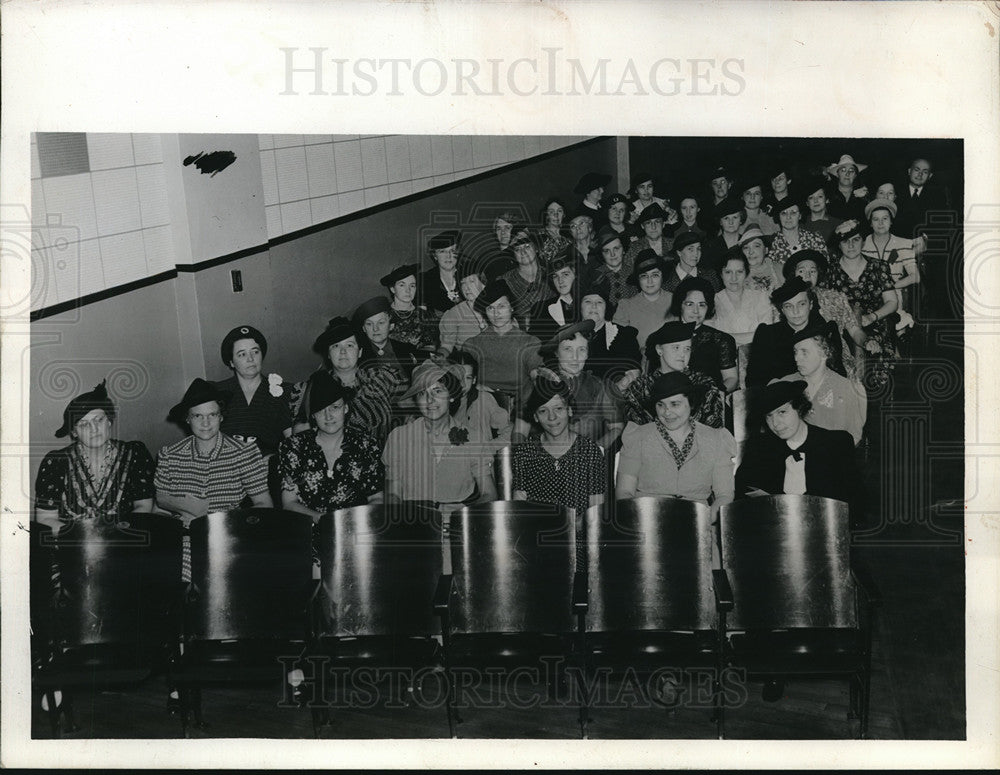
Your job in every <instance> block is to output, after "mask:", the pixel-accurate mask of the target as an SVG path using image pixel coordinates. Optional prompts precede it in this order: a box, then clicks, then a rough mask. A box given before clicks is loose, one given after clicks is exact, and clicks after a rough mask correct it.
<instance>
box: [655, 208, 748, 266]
mask: <svg viewBox="0 0 1000 775" xmlns="http://www.w3.org/2000/svg"><path fill="white" fill-rule="evenodd" d="M745 217H746V211H745V210H744V209H743V204H742V202H738V201H737V200H735V199H726V200H724V201H723V202H722V203H721V204H720V205H719V206H718V207H716V209H715V223H716V225H717V226H718V228H719V232H718V236H716V237H713V238H712V239H710V240H708V241H707V242H706V243H705V246H704V253H705V257H704V262H703V265H704V267H705V268H706V269H715V270H716V271H718V270H719V269H721V268H722V262H723V260H724V259H725V256H726V254H727V253H728V252H729V251H730V250H731V249H732V248H733V247H734V246H735V245H737V244H739V243H740V234H741V232H742V231H743V219H744V218H745ZM746 231H747V232H748V233H750V232H753V233H756V234H760V235H761V239H763V236H764V235H763V232H761V231H760V229H758V228H756V227H750V228H748V229H747V230H746ZM678 239H680V237H678ZM689 244H690V243H689ZM675 248H676V245H675Z"/></svg>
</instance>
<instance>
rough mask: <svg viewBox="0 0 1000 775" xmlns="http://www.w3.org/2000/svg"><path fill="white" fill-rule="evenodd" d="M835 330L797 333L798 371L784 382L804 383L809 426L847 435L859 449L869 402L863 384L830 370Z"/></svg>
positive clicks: (814, 327)
mask: <svg viewBox="0 0 1000 775" xmlns="http://www.w3.org/2000/svg"><path fill="white" fill-rule="evenodd" d="M836 328H837V324H836V323H833V322H827V323H824V324H823V325H811V326H807V327H806V328H804V329H803V330H802V331H798V332H796V333H795V335H794V336H793V337H792V351H793V353H794V356H795V369H796V371H795V373H794V374H788V375H786V376H785V377H783V378H782V379H784V380H785V381H793V382H794V381H797V380H805V383H806V388H805V393H806V398H808V399H809V401H810V402H811V403H812V411H810V412H809V413H808V414H807V415H805V417H806V419H808V420H809V422H810V424H812V425H816V426H818V427H820V428H826V429H827V430H831V431H847V432H848V433H850V434H851V438H853V439H854V444H855V446H857V444H858V443H859V442H860V441H861V432H862V430H863V429H864V426H865V419H866V417H867V415H868V405H867V400H868V399H867V396H866V395H865V389H864V388H863V387H862V386H861V385H860V384H858V383H857V382H852V381H851V380H849V379H847V377H844V376H841V375H840V374H838V373H837V372H835V371H834V370H833V368H832V367H831V364H832V362H833V346H832V345H831V344H830V342H831V341H834V333H835V332H836Z"/></svg>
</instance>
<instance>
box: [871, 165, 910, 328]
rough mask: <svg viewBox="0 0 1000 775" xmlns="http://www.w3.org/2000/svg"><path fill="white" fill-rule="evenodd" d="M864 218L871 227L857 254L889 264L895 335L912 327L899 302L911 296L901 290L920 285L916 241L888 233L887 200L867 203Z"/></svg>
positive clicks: (891, 215)
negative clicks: (894, 314) (894, 290)
mask: <svg viewBox="0 0 1000 775" xmlns="http://www.w3.org/2000/svg"><path fill="white" fill-rule="evenodd" d="M890 185H891V184H890ZM880 190H881V189H880ZM865 218H867V219H868V223H869V224H870V225H871V227H872V233H871V234H869V235H868V236H867V237H865V241H864V243H863V244H862V245H861V253H862V255H863V256H864V257H865V259H867V260H868V261H875V260H881V261H884V262H885V263H887V264H888V265H889V274H890V275H892V280H893V285H894V286H895V288H896V300H897V304H898V306H897V308H896V312H897V313H898V314H899V322H898V323H897V324H896V331H897V333H898V332H901V331H904V330H905V329H907V328H911V327H912V326H913V316H912V315H911V314H910V313H909V312H906V311H905V310H904V309H903V307H904V304H903V301H904V297H905V298H906V299H907V300H908V299H909V294H910V293H911V292H910V291H905V290H904V289H905V288H909V287H910V286H912V285H916V284H917V283H919V282H920V268H919V267H918V265H917V258H916V248H917V245H918V244H919V242H920V241H919V240H913V239H903V238H902V237H897V236H896V235H895V234H891V233H890V230H891V229H892V224H893V221H894V220H895V218H896V203H895V202H891V201H889V200H888V199H875V200H872V201H871V202H869V203H868V204H867V205H866V206H865ZM906 306H910V304H906Z"/></svg>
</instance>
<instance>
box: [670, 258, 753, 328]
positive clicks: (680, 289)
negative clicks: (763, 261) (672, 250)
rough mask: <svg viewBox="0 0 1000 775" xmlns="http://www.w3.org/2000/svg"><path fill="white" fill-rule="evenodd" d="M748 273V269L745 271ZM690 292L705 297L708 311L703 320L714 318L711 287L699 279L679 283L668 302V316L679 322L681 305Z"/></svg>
mask: <svg viewBox="0 0 1000 775" xmlns="http://www.w3.org/2000/svg"><path fill="white" fill-rule="evenodd" d="M747 272H748V273H749V269H748V270H747ZM691 291H701V293H702V295H703V296H704V297H705V303H706V304H708V309H706V310H705V318H706V319H708V318H714V317H715V293H714V292H713V290H712V287H711V285H710V284H709V282H708V281H707V280H704V279H703V278H701V277H697V276H696V277H685V278H684V279H683V280H681V281H680V283H679V284H678V286H677V288H676V289H675V290H674V295H673V298H672V299H671V300H670V314H671V315H673V316H674V317H676V318H677V319H678V320H681V305H683V304H684V300H685V299H687V296H688V294H689V293H691Z"/></svg>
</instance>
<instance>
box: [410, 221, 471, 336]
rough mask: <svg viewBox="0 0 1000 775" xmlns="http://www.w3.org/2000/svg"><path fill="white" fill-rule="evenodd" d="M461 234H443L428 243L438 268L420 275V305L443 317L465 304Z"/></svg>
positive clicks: (436, 235) (450, 231)
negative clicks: (460, 269) (460, 272)
mask: <svg viewBox="0 0 1000 775" xmlns="http://www.w3.org/2000/svg"><path fill="white" fill-rule="evenodd" d="M459 236H460V235H459V233H458V232H457V231H455V230H449V231H443V232H441V233H440V234H435V235H434V236H433V237H431V238H430V239H429V240H427V252H428V253H429V254H430V257H431V260H432V261H433V262H434V266H433V267H431V268H430V269H428V270H427V271H426V272H424V273H423V274H421V275H420V304H421V305H422V306H423V307H424V308H426V309H427V311H428V312H431V313H432V314H434V315H435V316H437V317H439V318H440V317H441V315H443V314H444V313H445V312H447V311H448V310H450V309H451V308H452V307H454V306H455V305H456V304H458V303H459V302H460V301H461V300H462V289H461V288H459V280H460V279H461V278H459V277H458V276H457V275H456V273H455V270H456V269H457V268H458V242H459Z"/></svg>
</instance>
